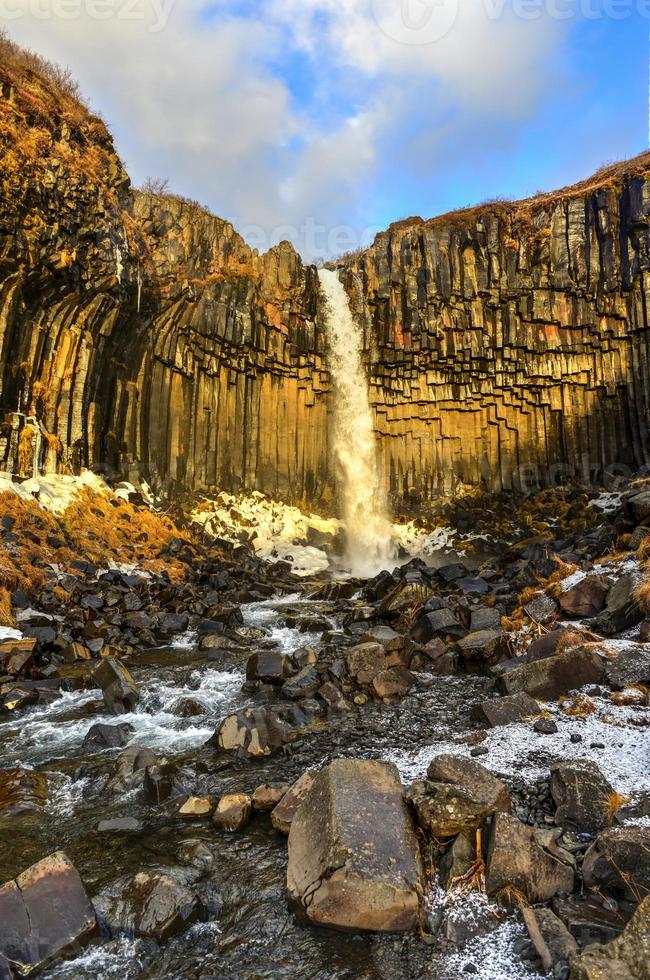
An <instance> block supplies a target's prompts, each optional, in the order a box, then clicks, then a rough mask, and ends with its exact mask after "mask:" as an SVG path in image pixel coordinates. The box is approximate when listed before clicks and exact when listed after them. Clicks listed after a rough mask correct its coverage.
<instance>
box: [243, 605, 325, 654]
mask: <svg viewBox="0 0 650 980" xmlns="http://www.w3.org/2000/svg"><path fill="white" fill-rule="evenodd" d="M301 600H302V601H301ZM300 605H302V606H303V607H304V613H305V615H310V614H311V613H314V614H316V615H319V616H320V615H322V613H320V612H318V605H319V604H318V603H316V602H310V603H305V602H304V599H303V597H302V596H301V595H300V594H299V593H296V594H295V595H289V596H283V597H282V598H280V599H277V598H276V599H266V600H264V601H262V602H251V603H248V604H247V605H245V606H242V614H243V616H244V623H245V624H246V625H247V626H257V627H259V628H260V629H265V630H266V631H267V635H268V639H269V640H274V641H275V642H276V643H279V644H280V647H281V648H282V652H283V653H293V652H294V651H295V650H299V649H300V647H305V646H312V647H313V646H317V645H318V644H319V642H320V634H318V633H301V631H300V630H299V629H297V628H296V627H294V626H282V625H281V624H280V623H279V622H278V619H279V618H280V617H281V610H282V608H283V607H284V606H289V607H291V606H300ZM326 618H327V617H326ZM330 622H331V625H332V629H334V628H335V623H334V622H332V621H331V620H330Z"/></svg>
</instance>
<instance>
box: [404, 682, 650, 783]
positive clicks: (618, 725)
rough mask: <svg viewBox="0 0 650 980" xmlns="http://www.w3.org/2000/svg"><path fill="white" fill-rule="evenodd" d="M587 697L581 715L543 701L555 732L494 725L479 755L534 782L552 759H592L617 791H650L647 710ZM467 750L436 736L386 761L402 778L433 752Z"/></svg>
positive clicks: (420, 772) (507, 773)
mask: <svg viewBox="0 0 650 980" xmlns="http://www.w3.org/2000/svg"><path fill="white" fill-rule="evenodd" d="M590 700H591V701H592V702H593V704H594V706H595V709H596V710H595V711H594V713H593V714H591V715H588V716H587V717H585V718H576V717H571V716H569V715H566V714H565V713H564V712H563V711H562V710H561V709H560V708H559V707H557V706H556V705H554V704H548V705H544V706H542V707H545V708H546V709H547V711H548V712H549V714H552V715H553V720H554V721H555V723H556V725H557V726H558V731H557V732H556V733H555V734H553V735H540V734H538V733H537V732H536V731H534V729H533V726H532V724H525V723H522V722H518V723H516V724H513V725H503V726H499V727H498V728H494V729H492V730H491V731H489V732H488V736H487V738H486V740H485V741H484V742H482V743H481V744H482V745H483V746H485V748H487V749H488V753H487V755H482V756H481V757H480V759H479V760H478V761H479V762H480V764H481V765H482V766H485V767H486V768H487V769H490V770H491V771H492V772H494V773H496V774H497V775H499V776H502V777H504V778H506V779H508V778H509V777H512V776H519V777H521V778H523V779H525V780H526V782H528V783H535V782H536V781H537V780H538V779H540V778H544V777H547V776H548V773H549V769H550V767H551V766H552V765H553V764H554V763H556V762H561V761H563V760H566V759H590V760H591V761H592V762H595V763H596V765H597V766H598V767H599V768H600V770H601V772H602V773H603V775H604V776H605V777H606V778H607V779H608V780H609V781H610V783H611V784H612V786H613V787H614V789H615V790H617V791H618V792H619V793H622V794H624V795H628V796H630V797H632V798H634V796H636V795H638V794H639V793H641V792H646V791H650V770H649V768H648V758H649V757H650V727H647V724H648V722H650V711H649V710H648V709H647V708H638V707H630V706H623V705H615V704H612V703H611V702H610V701H606V700H604V699H603V698H593V697H592V698H590ZM635 722H636V724H635ZM639 722H641V723H643V722H645V723H646V724H645V725H643V724H639ZM574 734H577V735H580V736H581V739H582V741H580V742H577V743H573V742H571V735H574ZM598 745H603V746H604V748H598V747H597V746H598ZM470 751H471V746H468V745H462V744H457V743H455V742H451V741H440V742H434V743H432V744H431V745H427V746H425V747H424V748H423V749H420V750H419V751H418V752H415V753H409V752H403V751H399V752H394V753H390V758H389V761H392V762H394V763H395V764H396V765H397V767H398V769H399V771H400V775H401V776H402V780H403V781H404V782H411V781H413V780H414V779H421V778H423V777H424V776H425V774H426V771H427V767H428V765H429V763H430V762H431V760H432V759H433V758H434V756H437V755H441V754H443V753H451V754H452V755H463V756H469V755H470Z"/></svg>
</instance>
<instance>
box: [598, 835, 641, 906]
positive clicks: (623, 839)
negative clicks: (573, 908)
mask: <svg viewBox="0 0 650 980" xmlns="http://www.w3.org/2000/svg"><path fill="white" fill-rule="evenodd" d="M582 875H583V879H584V883H585V887H587V888H595V887H598V888H601V889H603V890H604V891H606V892H610V893H613V894H615V895H622V896H623V897H625V898H628V899H630V900H631V901H635V900H638V896H639V895H645V894H647V893H648V892H650V828H647V827H613V828H611V829H610V830H605V831H603V833H602V834H600V836H599V837H598V838H597V839H596V840H595V841H594V843H593V844H592V845H591V847H590V848H589V850H588V851H587V853H586V854H585V860H584V863H583V866H582Z"/></svg>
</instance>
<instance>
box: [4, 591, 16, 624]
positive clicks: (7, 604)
mask: <svg viewBox="0 0 650 980" xmlns="http://www.w3.org/2000/svg"><path fill="white" fill-rule="evenodd" d="M15 625H16V620H15V619H14V615H13V612H12V611H11V596H10V595H9V592H8V591H7V589H4V588H0V626H15Z"/></svg>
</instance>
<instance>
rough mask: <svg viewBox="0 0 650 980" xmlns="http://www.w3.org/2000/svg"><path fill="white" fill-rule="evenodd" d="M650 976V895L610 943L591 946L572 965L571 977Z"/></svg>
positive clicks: (643, 979)
mask: <svg viewBox="0 0 650 980" xmlns="http://www.w3.org/2000/svg"><path fill="white" fill-rule="evenodd" d="M648 977H650V895H648V896H646V897H645V898H644V899H643V901H642V902H641V904H640V905H639V907H638V909H637V910H636V912H635V913H634V915H633V916H632V918H631V919H630V921H629V923H628V924H627V926H626V927H625V929H624V930H623V934H622V935H621V936H619V938H618V939H615V940H614V941H613V942H611V943H609V944H608V945H607V946H600V945H596V944H594V945H591V946H588V947H587V949H585V950H584V952H582V953H581V954H580V956H577V957H576V958H575V959H574V960H573V962H572V964H571V980H648Z"/></svg>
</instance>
